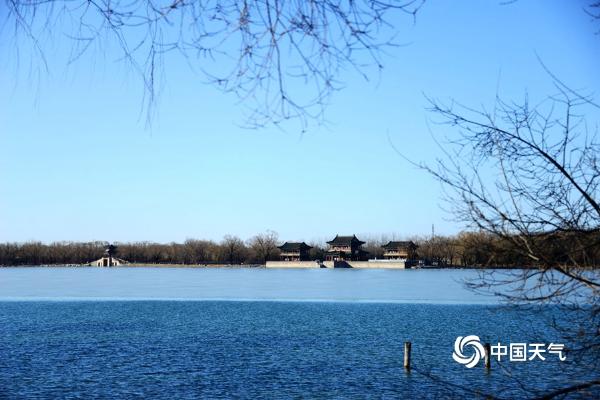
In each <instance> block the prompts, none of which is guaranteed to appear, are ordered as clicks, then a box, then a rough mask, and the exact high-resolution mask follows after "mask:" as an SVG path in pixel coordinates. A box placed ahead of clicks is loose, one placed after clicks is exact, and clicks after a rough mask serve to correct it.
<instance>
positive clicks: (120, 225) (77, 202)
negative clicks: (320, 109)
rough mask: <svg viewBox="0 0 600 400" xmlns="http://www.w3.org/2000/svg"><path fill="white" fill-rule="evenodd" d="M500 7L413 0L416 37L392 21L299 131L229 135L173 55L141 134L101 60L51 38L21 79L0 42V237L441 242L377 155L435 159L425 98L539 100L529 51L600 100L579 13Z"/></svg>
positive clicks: (232, 123)
mask: <svg viewBox="0 0 600 400" xmlns="http://www.w3.org/2000/svg"><path fill="white" fill-rule="evenodd" d="M501 3H502V2H500V1H490V2H483V1H460V2H455V1H434V0H431V1H429V2H427V3H426V4H425V6H424V7H423V8H422V10H421V11H420V13H419V14H418V16H417V21H416V24H415V25H413V24H412V23H411V21H410V20H404V21H402V22H401V23H399V25H400V29H399V37H400V38H401V41H403V42H406V43H408V45H407V46H404V47H399V48H395V49H393V50H390V51H388V56H386V57H385V58H384V67H385V68H384V70H383V72H382V73H381V74H380V75H377V74H375V76H374V77H375V79H372V80H371V81H370V82H365V81H364V79H362V78H361V77H360V76H358V75H357V74H356V73H354V72H353V71H351V70H348V71H346V72H344V73H342V75H341V77H340V79H341V80H343V82H344V84H345V88H344V89H343V90H342V91H340V92H338V93H336V94H335V95H334V97H333V98H332V102H331V105H330V106H329V108H328V109H327V114H326V117H327V120H328V121H329V123H328V124H327V126H324V127H311V128H310V129H309V130H308V131H307V132H306V133H305V134H303V135H300V134H299V133H298V132H297V130H295V129H288V130H286V131H281V130H278V129H275V128H272V127H266V128H264V129H257V130H248V129H243V128H240V125H241V124H242V123H243V121H244V115H243V113H242V109H241V107H240V105H239V103H238V99H236V98H235V97H233V96H232V95H229V94H223V93H221V92H220V91H218V90H216V89H215V88H213V87H211V86H207V85H205V84H203V80H202V78H201V77H199V76H198V75H197V74H194V73H193V72H191V71H190V69H189V67H188V66H187V65H186V63H185V62H183V60H180V59H177V58H173V59H171V60H170V61H169V62H168V63H167V65H166V70H165V82H164V86H163V90H162V93H161V96H160V99H159V103H158V108H157V112H156V116H155V118H154V120H153V123H152V127H151V128H148V127H147V126H146V123H145V119H144V117H143V116H141V117H140V103H141V96H142V89H141V87H140V82H139V80H138V78H137V76H136V75H135V74H134V73H132V72H131V71H130V70H128V68H127V67H126V66H124V65H123V63H121V62H120V61H119V60H118V59H117V55H116V54H111V53H110V52H109V53H108V54H104V55H98V54H97V53H94V52H92V55H91V56H86V57H83V58H82V59H81V60H79V61H78V62H76V63H75V64H71V65H69V66H68V67H67V58H66V54H67V50H66V49H68V47H69V46H70V45H69V42H68V39H66V38H64V36H61V35H57V36H56V37H55V38H54V41H53V43H52V46H53V47H52V46H51V48H50V51H47V52H46V56H47V59H48V64H49V72H47V73H46V72H44V73H42V74H41V75H40V76H37V74H35V73H33V74H31V68H30V62H29V60H28V59H27V52H24V53H25V54H24V56H23V57H20V59H19V60H16V59H15V58H14V57H13V55H14V51H13V49H14V48H13V47H12V44H11V43H9V40H8V37H9V36H10V35H6V33H4V34H0V241H26V240H41V241H45V242H49V241H55V240H76V241H87V240H110V241H138V240H151V241H159V242H169V241H182V240H185V239H186V238H192V237H193V238H206V239H215V240H219V239H220V238H222V237H223V235H225V234H235V235H239V236H240V237H242V238H248V237H249V236H251V235H253V234H255V233H259V232H262V231H265V230H267V229H270V230H274V231H276V232H278V233H279V235H280V238H281V239H283V240H306V241H308V240H311V239H318V238H328V237H331V236H333V235H335V234H336V233H340V234H353V233H356V234H377V233H388V234H389V233H396V234H397V235H399V236H400V237H402V236H408V235H413V234H427V233H430V232H431V225H432V224H435V227H436V233H445V234H450V233H456V232H458V231H460V230H461V226H460V225H459V224H457V223H455V222H452V221H451V220H450V218H451V216H450V215H448V214H446V213H445V212H444V211H443V210H442V209H441V208H440V205H441V200H440V198H441V189H440V187H439V185H438V184H437V183H436V182H435V181H433V180H432V179H431V178H430V177H428V176H427V175H426V174H424V173H423V172H421V171H419V170H417V169H415V168H414V167H412V166H411V165H410V164H408V163H407V162H406V161H405V160H403V159H402V158H401V157H399V156H398V154H397V153H396V152H395V151H394V149H393V147H392V146H391V145H390V140H391V141H392V142H393V143H394V145H395V147H396V148H398V149H399V150H400V151H402V152H405V153H406V154H407V155H409V156H410V157H412V158H413V159H414V160H416V161H427V160H433V159H434V158H435V157H436V156H437V155H439V150H438V149H437V148H436V146H435V144H434V142H433V140H432V138H431V137H430V133H429V131H428V123H427V121H428V119H430V118H431V117H432V116H431V115H429V114H428V113H427V111H426V109H425V108H426V106H427V101H426V99H425V97H424V94H425V95H427V96H432V97H437V98H441V99H448V98H455V99H457V100H459V101H460V102H462V103H464V104H468V105H472V106H475V107H477V106H479V105H486V104H488V105H489V104H490V103H492V102H493V99H494V96H495V94H496V90H497V88H498V89H499V92H500V95H501V96H503V97H505V98H507V99H514V100H520V99H522V98H523V96H524V94H525V93H526V92H527V93H529V95H530V97H532V98H533V99H536V98H542V97H543V96H545V95H548V94H551V93H554V89H553V87H552V82H551V80H550V78H549V77H548V76H547V75H546V73H545V72H544V70H543V68H542V67H541V65H540V64H539V62H538V60H537V58H536V53H537V54H538V55H539V56H540V57H541V59H543V61H544V63H545V64H546V65H547V66H548V67H549V68H550V69H551V70H552V71H553V72H554V73H555V74H556V75H557V76H559V77H561V79H563V80H564V81H565V83H567V84H569V85H570V86H572V87H574V88H578V89H585V90H589V91H592V92H596V93H600V90H599V89H600V73H599V72H600V68H599V67H600V62H599V61H600V35H599V34H595V33H597V32H598V31H600V23H598V22H596V23H593V22H591V19H590V17H589V16H588V15H586V14H585V13H584V11H583V7H584V5H585V4H586V2H578V1H530V0H523V1H517V2H513V3H510V4H508V5H502V4H501ZM0 7H4V3H3V4H2V5H1V6H0ZM5 13H6V10H4V9H3V10H2V14H3V15H4V14H5ZM34 70H35V68H34ZM295 90H303V88H302V87H298V88H296V89H295ZM596 121H598V119H596ZM430 126H432V129H433V131H434V134H436V135H452V131H449V130H448V128H446V127H441V126H437V125H431V124H430Z"/></svg>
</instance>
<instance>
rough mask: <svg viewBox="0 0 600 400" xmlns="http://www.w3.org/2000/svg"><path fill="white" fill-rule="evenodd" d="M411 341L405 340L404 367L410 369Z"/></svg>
mask: <svg viewBox="0 0 600 400" xmlns="http://www.w3.org/2000/svg"><path fill="white" fill-rule="evenodd" d="M410 347H411V343H410V342H404V369H405V370H407V371H410Z"/></svg>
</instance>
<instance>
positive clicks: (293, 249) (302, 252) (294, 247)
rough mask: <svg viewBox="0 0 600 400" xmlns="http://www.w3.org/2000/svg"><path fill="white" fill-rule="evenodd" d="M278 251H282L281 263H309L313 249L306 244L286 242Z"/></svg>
mask: <svg viewBox="0 0 600 400" xmlns="http://www.w3.org/2000/svg"><path fill="white" fill-rule="evenodd" d="M278 249H279V250H281V254H280V259H281V261H308V260H309V259H310V255H309V251H310V249H312V247H311V246H309V245H307V244H306V243H304V242H301V243H297V242H285V243H284V244H282V245H281V246H278Z"/></svg>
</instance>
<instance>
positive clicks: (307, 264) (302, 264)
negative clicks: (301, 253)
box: [265, 261, 321, 268]
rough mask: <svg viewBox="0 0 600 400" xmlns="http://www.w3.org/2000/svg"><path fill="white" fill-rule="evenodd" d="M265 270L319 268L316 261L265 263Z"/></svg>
mask: <svg viewBox="0 0 600 400" xmlns="http://www.w3.org/2000/svg"><path fill="white" fill-rule="evenodd" d="M265 267H267V268H321V265H320V264H318V263H317V262H316V261H267V263H266V264H265Z"/></svg>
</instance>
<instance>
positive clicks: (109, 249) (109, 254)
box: [90, 244, 127, 267]
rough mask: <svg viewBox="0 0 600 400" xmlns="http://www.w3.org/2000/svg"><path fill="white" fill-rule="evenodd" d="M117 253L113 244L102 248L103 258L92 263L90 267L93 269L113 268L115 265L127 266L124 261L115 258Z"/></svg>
mask: <svg viewBox="0 0 600 400" xmlns="http://www.w3.org/2000/svg"><path fill="white" fill-rule="evenodd" d="M116 252H117V246H115V245H113V244H108V245H107V246H106V247H105V248H104V256H102V258H100V259H98V260H96V261H92V262H91V263H90V265H92V266H95V267H115V266H117V265H123V264H127V262H126V261H125V260H121V259H120V258H116V257H115V253H116Z"/></svg>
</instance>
